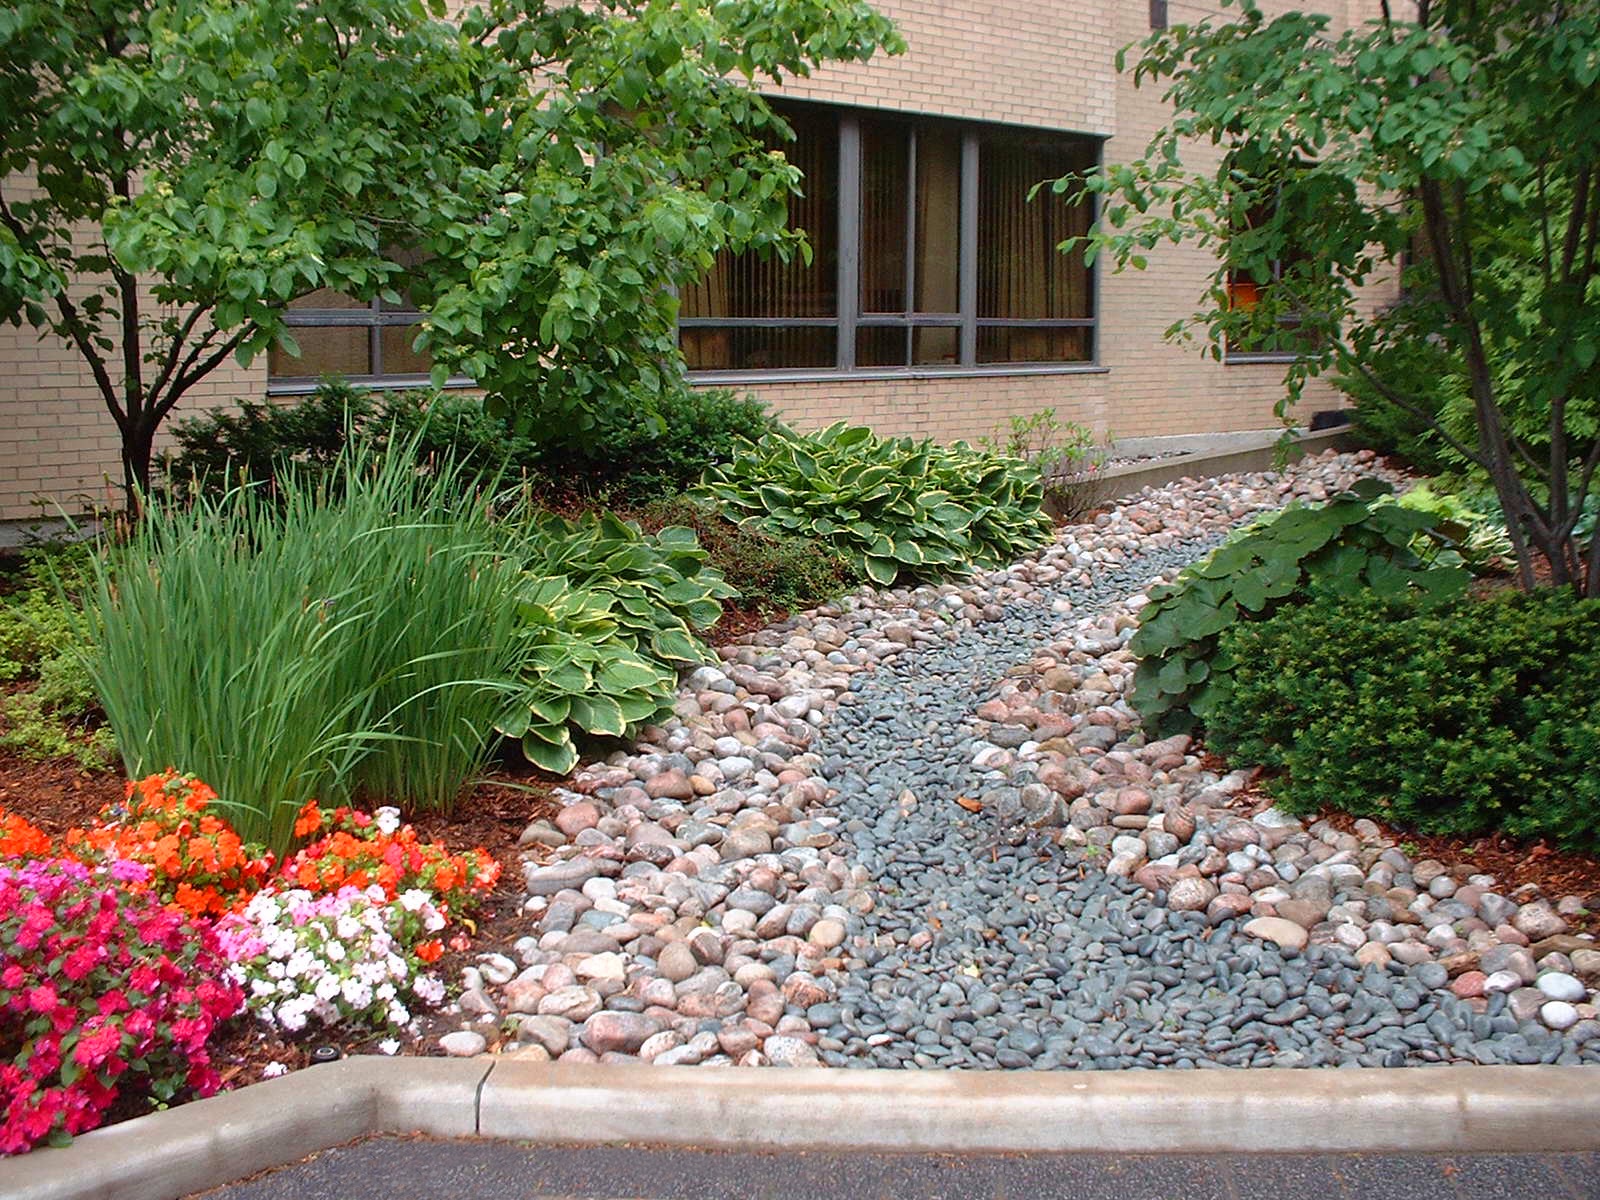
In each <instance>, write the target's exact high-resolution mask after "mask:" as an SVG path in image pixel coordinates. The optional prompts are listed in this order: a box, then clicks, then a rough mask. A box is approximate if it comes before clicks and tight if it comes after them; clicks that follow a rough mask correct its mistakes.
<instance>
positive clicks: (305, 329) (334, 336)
mask: <svg viewBox="0 0 1600 1200" xmlns="http://www.w3.org/2000/svg"><path fill="white" fill-rule="evenodd" d="M290 333H291V334H292V335H293V337H294V340H295V341H297V342H299V343H300V357H299V358H295V357H293V356H292V355H290V354H289V353H288V352H287V351H285V350H284V349H283V348H282V347H279V346H274V347H273V348H272V351H271V353H270V354H268V356H267V374H268V375H269V376H271V377H272V378H274V379H293V378H297V377H310V378H316V377H318V376H322V375H370V374H372V342H371V338H370V333H371V330H370V329H368V328H367V327H366V326H352V325H331V326H325V325H301V326H297V327H296V328H294V329H292V330H290Z"/></svg>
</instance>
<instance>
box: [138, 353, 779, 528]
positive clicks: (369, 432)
mask: <svg viewBox="0 0 1600 1200" xmlns="http://www.w3.org/2000/svg"><path fill="white" fill-rule="evenodd" d="M774 428H776V422H775V421H774V420H773V418H772V417H771V416H769V415H768V414H767V412H766V410H765V408H764V407H763V406H762V405H761V403H760V402H759V401H757V400H756V399H755V398H754V397H751V396H741V395H739V394H738V393H735V392H733V391H730V390H728V389H726V388H719V389H710V390H705V391H697V390H691V389H688V388H683V389H677V390H670V391H667V392H665V393H663V394H662V395H661V396H659V397H657V398H655V400H654V401H653V403H652V404H651V405H650V406H648V407H647V406H645V405H642V404H641V405H639V406H638V407H637V408H636V409H635V410H634V411H633V412H632V413H631V414H630V416H629V419H628V421H627V423H626V424H622V425H618V426H615V427H613V428H608V429H605V430H602V431H601V432H599V433H598V434H595V435H591V436H588V437H585V438H584V439H583V440H582V441H581V442H575V441H570V440H568V439H566V438H564V437H563V436H562V435H561V433H560V431H552V430H543V429H539V428H537V427H532V428H529V429H526V430H523V429H518V428H514V427H513V426H512V425H511V424H509V423H508V422H507V421H506V420H504V419H502V418H501V417H499V416H497V415H495V414H493V413H491V412H489V411H487V410H486V409H485V408H484V406H483V402H482V401H481V400H479V399H478V398H477V397H475V396H462V395H457V394H453V393H449V392H434V391H430V390H428V389H422V388H417V389H408V390H405V391H399V392H390V393H383V394H380V393H375V392H370V391H365V390H363V389H359V388H356V387H352V386H351V385H350V384H347V383H343V382H340V381H337V380H327V381H324V382H323V383H321V384H319V385H318V386H317V388H316V390H315V391H313V392H312V393H311V394H310V395H308V396H306V397H304V398H302V399H300V400H297V401H293V402H285V403H278V404H259V403H255V402H251V401H245V402H242V403H241V404H239V405H238V407H237V408H235V409H214V410H212V411H210V412H208V413H206V414H205V415H204V416H201V417H195V418H191V419H190V420H187V421H183V422H180V423H179V424H178V425H177V427H176V429H175V431H174V432H175V435H176V437H177V441H178V447H179V448H178V451H177V452H176V453H174V454H170V455H168V456H167V457H166V458H165V459H164V460H163V474H164V476H165V478H166V480H167V481H168V482H167V486H168V487H169V488H170V489H171V490H173V491H175V492H176V493H178V494H179V495H188V494H191V493H193V492H194V491H196V490H197V489H198V490H204V491H206V492H208V493H209V494H210V495H211V496H213V497H215V496H218V495H221V493H222V492H224V491H226V490H227V489H228V488H229V487H233V486H236V485H237V484H239V483H241V482H248V483H273V482H275V481H276V480H277V479H278V478H279V477H280V476H281V475H283V474H284V473H285V472H286V471H294V472H295V473H297V474H299V475H301V476H310V477H323V476H326V475H327V473H328V472H329V470H330V468H331V467H332V466H333V464H334V463H335V462H336V461H337V460H338V458H339V456H340V455H341V454H343V453H344V452H345V451H346V449H347V447H348V446H349V444H350V442H351V441H352V439H354V440H359V441H362V442H366V443H370V444H371V445H373V446H374V447H376V448H378V449H380V450H382V449H385V448H387V447H389V446H390V445H393V446H394V447H396V448H399V447H405V448H407V449H408V450H409V451H410V452H411V453H413V454H414V455H415V456H416V459H417V461H418V463H419V465H425V464H427V463H429V462H442V461H449V462H450V463H452V464H454V466H455V467H456V468H457V475H456V478H457V479H458V480H459V481H461V482H462V483H469V482H471V481H474V480H487V479H499V480H500V481H502V483H505V484H514V483H522V482H529V481H531V482H532V483H533V484H534V490H535V491H540V490H543V489H545V488H548V487H555V488H558V489H568V490H571V491H575V492H578V493H581V494H586V495H591V496H601V497H604V498H606V499H608V500H613V501H615V500H630V501H633V502H642V501H646V500H650V499H655V498H658V497H660V496H665V495H670V494H673V493H675V492H680V491H682V490H683V489H684V488H685V487H687V486H688V485H689V484H691V483H693V482H694V481H695V480H696V479H698V478H699V477H700V475H701V473H702V472H703V471H704V470H705V469H706V468H707V467H709V466H711V465H713V464H715V463H719V462H726V461H728V459H730V458H732V457H733V453H734V450H735V448H736V447H737V446H739V445H741V444H743V443H744V442H745V441H760V440H761V439H762V438H763V437H765V436H766V435H767V434H768V433H769V432H771V431H772V430H773V429H774Z"/></svg>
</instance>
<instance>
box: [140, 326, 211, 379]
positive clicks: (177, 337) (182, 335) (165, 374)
mask: <svg viewBox="0 0 1600 1200" xmlns="http://www.w3.org/2000/svg"><path fill="white" fill-rule="evenodd" d="M211 307H212V306H211V305H209V304H202V305H196V306H195V307H194V308H193V309H191V310H190V312H189V315H188V316H187V317H186V318H185V319H184V322H183V324H182V325H181V326H179V328H178V331H177V332H176V333H174V334H173V335H172V345H171V346H169V347H168V349H167V354H166V362H164V363H163V364H162V366H161V370H160V372H159V373H158V374H157V375H156V377H155V379H153V380H152V381H151V383H150V394H151V395H152V396H158V395H160V394H161V389H162V388H164V387H166V386H167V380H169V379H171V378H172V373H173V372H174V371H176V370H177V369H178V351H179V349H180V348H181V347H182V346H183V344H184V343H185V342H186V341H188V340H189V335H190V334H191V333H193V332H194V327H195V326H196V325H198V324H199V323H200V318H201V317H202V316H203V315H204V314H206V313H208V312H210V311H211Z"/></svg>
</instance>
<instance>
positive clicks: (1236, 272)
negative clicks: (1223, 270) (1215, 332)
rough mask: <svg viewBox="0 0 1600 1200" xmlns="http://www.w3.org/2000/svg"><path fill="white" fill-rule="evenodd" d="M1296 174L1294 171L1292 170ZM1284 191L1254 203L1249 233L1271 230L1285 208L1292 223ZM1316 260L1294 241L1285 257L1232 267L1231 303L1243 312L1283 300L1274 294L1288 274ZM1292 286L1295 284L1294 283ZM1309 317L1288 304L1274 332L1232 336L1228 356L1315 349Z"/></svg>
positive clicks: (1246, 230) (1278, 355)
mask: <svg viewBox="0 0 1600 1200" xmlns="http://www.w3.org/2000/svg"><path fill="white" fill-rule="evenodd" d="M1289 174H1292V171H1291V172H1289ZM1283 201H1284V193H1283V192H1282V189H1281V186H1280V189H1279V192H1278V199H1277V200H1269V201H1267V202H1264V203H1261V204H1257V205H1255V206H1253V207H1252V208H1251V209H1250V210H1249V211H1248V212H1247V213H1246V214H1245V217H1244V229H1243V230H1242V231H1236V233H1237V232H1243V233H1245V234H1246V235H1248V233H1249V232H1250V231H1252V230H1257V229H1267V228H1268V227H1269V226H1271V225H1272V224H1273V223H1274V222H1275V221H1277V220H1278V217H1279V213H1280V211H1282V212H1283V213H1284V215H1285V219H1286V220H1287V221H1289V227H1290V228H1294V226H1293V223H1292V210H1290V209H1288V208H1286V207H1284V205H1283ZM1311 262H1312V255H1311V254H1310V253H1309V252H1308V251H1307V250H1305V249H1304V248H1303V247H1300V246H1298V245H1295V244H1294V243H1293V241H1292V240H1291V241H1290V243H1289V247H1288V249H1287V251H1286V252H1285V253H1283V254H1282V255H1281V257H1278V258H1275V259H1273V260H1271V261H1270V262H1268V263H1266V264H1264V265H1256V266H1254V267H1252V268H1251V269H1245V268H1244V267H1239V266H1231V265H1230V267H1229V269H1228V279H1227V289H1228V305H1229V307H1231V308H1236V309H1240V310H1242V311H1252V310H1254V309H1256V308H1257V307H1259V306H1260V305H1262V304H1263V303H1268V304H1272V303H1275V302H1281V298H1282V296H1287V295H1288V293H1281V294H1280V296H1278V297H1274V296H1272V290H1273V289H1274V288H1275V287H1278V286H1279V285H1281V284H1282V282H1283V280H1284V277H1285V275H1286V274H1288V273H1290V272H1293V271H1298V270H1304V269H1305V268H1306V267H1307V266H1308V265H1309V264H1310V263H1311ZM1291 286H1292V284H1291ZM1304 324H1305V318H1304V316H1303V315H1302V314H1301V313H1300V312H1296V311H1294V309H1293V308H1290V307H1285V308H1284V309H1283V311H1279V312H1278V313H1276V315H1275V316H1274V317H1273V321H1272V325H1273V329H1272V330H1271V331H1270V332H1256V333H1253V334H1251V335H1249V336H1246V337H1231V338H1229V340H1228V343H1227V345H1226V346H1225V348H1224V351H1225V355H1226V356H1227V357H1232V358H1237V357H1240V356H1250V357H1256V356H1266V357H1270V358H1292V357H1293V356H1295V355H1296V354H1301V353H1304V352H1306V351H1308V350H1312V349H1315V347H1316V335H1315V333H1314V332H1313V331H1312V330H1309V329H1303V328H1302V326H1303V325H1304Z"/></svg>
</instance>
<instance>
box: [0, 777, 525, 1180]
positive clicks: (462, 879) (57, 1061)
mask: <svg viewBox="0 0 1600 1200" xmlns="http://www.w3.org/2000/svg"><path fill="white" fill-rule="evenodd" d="M216 798H217V797H216V794H215V793H214V792H213V791H212V790H211V789H210V788H209V787H207V786H206V785H205V784H204V783H202V782H201V781H199V780H196V779H192V778H189V777H186V776H182V775H179V774H177V773H176V772H174V771H168V772H166V773H165V774H162V775H155V776H150V777H149V778H146V779H143V780H140V781H138V782H136V783H129V784H128V787H127V793H126V798H125V800H124V802H123V803H122V804H120V805H114V806H110V807H108V808H106V809H105V810H103V811H102V812H101V814H100V816H99V817H98V818H97V819H96V820H95V821H94V822H93V823H91V824H90V825H89V826H87V827H84V828H75V829H71V830H68V831H67V832H66V834H65V835H64V836H63V837H61V838H60V839H59V840H56V839H52V838H51V837H49V836H48V835H46V834H45V833H43V832H42V831H40V830H39V829H37V828H36V827H34V826H33V825H31V824H29V823H28V822H27V821H25V820H24V819H22V818H21V817H19V816H16V815H14V814H8V813H6V812H4V811H3V810H0V947H4V950H3V952H0V1106H3V1112H0V1152H3V1153H18V1152H20V1151H23V1150H27V1149H29V1148H31V1147H32V1146H34V1145H37V1144H39V1143H40V1142H42V1141H51V1142H59V1141H62V1140H65V1139H68V1138H70V1137H71V1136H72V1135H73V1134H76V1133H81V1132H83V1131H85V1130H87V1129H92V1128H94V1127H95V1126H96V1125H98V1124H100V1123H101V1121H102V1120H103V1119H104V1118H105V1116H106V1113H107V1111H108V1110H109V1109H110V1108H111V1107H112V1105H113V1104H114V1103H115V1102H117V1101H118V1100H119V1098H133V1099H136V1100H137V1099H143V1098H148V1100H149V1101H151V1102H154V1103H159V1104H165V1103H168V1102H171V1101H173V1100H177V1099H182V1098H187V1097H189V1096H204V1095H209V1094H211V1093H212V1092H215V1091H216V1090H217V1089H218V1087H219V1086H221V1082H222V1081H221V1077H220V1075H219V1074H218V1072H217V1070H216V1069H215V1068H214V1067H213V1065H212V1043H213V1039H214V1038H215V1037H216V1036H217V1034H218V1032H219V1030H220V1029H221V1028H222V1027H223V1025H224V1023H226V1022H228V1021H229V1020H230V1019H231V1018H234V1017H236V1016H240V1015H242V1014H245V1013H249V1014H253V1015H254V1016H255V1017H256V1018H257V1019H258V1020H259V1021H260V1022H261V1023H262V1024H263V1025H265V1026H267V1027H269V1028H271V1029H272V1030H274V1031H276V1032H278V1033H281V1034H283V1035H289V1036H292V1035H295V1034H298V1033H301V1032H302V1031H304V1030H307V1029H308V1028H321V1027H324V1026H339V1027H344V1028H357V1029H361V1030H364V1031H368V1032H384V1033H395V1032H398V1031H401V1030H403V1029H405V1028H407V1027H408V1026H410V1025H412V1023H413V1021H414V1013H415V1012H416V1011H417V1010H418V1009H421V1008H427V1007H436V1006H437V1005H439V1004H440V1003H441V1002H442V1001H443V999H444V994H445V989H444V985H443V983H442V982H441V981H440V980H439V979H438V978H437V977H436V976H434V975H433V974H431V973H430V972H429V965H430V964H432V963H434V962H436V961H437V960H438V959H439V957H440V956H441V955H442V954H443V951H444V943H443V941H442V940H441V936H440V935H441V934H442V932H443V931H444V930H445V928H446V926H447V925H448V924H449V922H450V921H451V920H452V919H453V918H460V917H462V916H464V915H466V914H467V913H470V912H471V911H472V910H473V909H474V908H475V906H476V905H477V904H478V902H479V901H480V900H481V899H482V897H483V896H485V895H486V894H487V893H488V892H489V891H490V890H491V889H492V888H493V887H494V885H495V882H496V881H497V879H498V878H499V874H500V866H499V863H497V862H496V861H495V860H494V859H493V858H491V857H490V856H489V855H488V854H487V852H485V851H483V850H481V849H479V850H470V851H466V852H464V853H452V852H451V851H449V850H447V849H446V848H445V847H443V846H441V845H439V844H438V843H434V842H426V841H424V840H423V839H422V838H421V836H420V835H419V834H418V833H417V831H416V830H415V829H414V828H413V827H412V826H410V825H408V824H404V823H402V822H401V820H400V817H399V813H398V812H397V811H396V810H394V809H391V808H380V809H378V810H377V811H376V812H374V813H366V812H360V811H357V810H355V809H351V808H348V807H341V808H337V809H331V810H329V809H322V808H319V807H317V806H316V805H314V804H310V805H307V806H306V807H305V809H303V810H302V812H301V813H300V815H299V818H298V820H297V822H296V826H295V830H296V834H297V836H298V837H301V838H309V839H310V840H309V841H307V842H306V843H305V844H304V845H303V846H302V847H301V848H300V849H299V850H297V851H296V852H294V853H293V854H292V855H291V856H290V857H289V858H288V859H286V860H285V861H284V862H282V863H281V864H280V863H278V862H277V861H275V859H274V858H273V856H272V855H271V854H270V853H268V852H267V851H265V850H264V849H263V848H261V847H260V846H257V845H253V844H251V843H248V842H245V841H243V840H242V839H241V838H240V837H239V835H238V834H237V833H236V832H235V831H234V830H233V828H232V827H231V826H230V825H229V824H228V822H227V821H225V820H224V819H223V818H222V817H220V816H218V815H216V813H214V812H212V811H209V809H210V807H211V805H212V803H213V802H214V801H215V800H216ZM397 1046H398V1043H396V1047H397Z"/></svg>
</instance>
